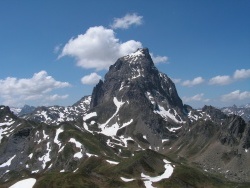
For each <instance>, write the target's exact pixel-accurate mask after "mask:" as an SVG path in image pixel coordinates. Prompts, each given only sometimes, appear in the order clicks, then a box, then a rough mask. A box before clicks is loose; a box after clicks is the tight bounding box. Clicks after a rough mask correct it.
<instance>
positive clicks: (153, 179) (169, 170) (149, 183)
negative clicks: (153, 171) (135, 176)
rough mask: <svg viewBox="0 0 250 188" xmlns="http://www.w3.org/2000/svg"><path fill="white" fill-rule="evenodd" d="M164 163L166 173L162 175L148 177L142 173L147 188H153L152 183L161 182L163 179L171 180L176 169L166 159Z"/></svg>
mask: <svg viewBox="0 0 250 188" xmlns="http://www.w3.org/2000/svg"><path fill="white" fill-rule="evenodd" d="M163 162H164V163H165V165H164V167H165V171H164V173H163V174H162V175H160V176H156V177H150V176H148V175H145V174H144V173H141V177H142V180H144V184H145V186H146V187H147V188H148V187H150V186H151V187H152V182H159V181H161V180H163V179H166V178H169V177H170V176H171V175H172V173H173V171H174V168H173V167H172V166H171V165H170V162H169V161H168V160H166V159H163Z"/></svg>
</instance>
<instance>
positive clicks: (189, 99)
mask: <svg viewBox="0 0 250 188" xmlns="http://www.w3.org/2000/svg"><path fill="white" fill-rule="evenodd" d="M203 96H204V93H200V94H197V95H194V96H192V97H185V96H184V97H183V98H182V99H183V101H184V102H193V101H202V102H209V101H210V99H205V98H203Z"/></svg>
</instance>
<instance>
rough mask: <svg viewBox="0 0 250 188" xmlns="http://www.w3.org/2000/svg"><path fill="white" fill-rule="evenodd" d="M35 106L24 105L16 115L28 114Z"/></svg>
mask: <svg viewBox="0 0 250 188" xmlns="http://www.w3.org/2000/svg"><path fill="white" fill-rule="evenodd" d="M35 108H36V107H34V106H29V105H24V107H23V108H22V110H21V111H20V112H19V113H18V116H23V115H25V114H30V113H32V112H33V111H34V110H35Z"/></svg>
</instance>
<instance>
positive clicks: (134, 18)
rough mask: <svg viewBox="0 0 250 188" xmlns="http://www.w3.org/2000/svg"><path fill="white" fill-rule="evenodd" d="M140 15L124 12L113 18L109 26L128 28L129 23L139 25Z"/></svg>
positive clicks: (140, 22) (140, 21)
mask: <svg viewBox="0 0 250 188" xmlns="http://www.w3.org/2000/svg"><path fill="white" fill-rule="evenodd" d="M142 19H143V17H142V16H138V15H137V14H136V13H133V14H126V15H125V16H124V17H122V18H115V19H114V22H113V24H112V25H111V28H113V29H128V28H129V27H130V26H131V25H141V24H142Z"/></svg>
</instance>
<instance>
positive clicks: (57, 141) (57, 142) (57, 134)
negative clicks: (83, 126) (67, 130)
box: [54, 127, 63, 148]
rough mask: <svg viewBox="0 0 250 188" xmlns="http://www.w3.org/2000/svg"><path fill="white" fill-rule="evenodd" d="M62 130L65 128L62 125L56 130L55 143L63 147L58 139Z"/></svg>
mask: <svg viewBox="0 0 250 188" xmlns="http://www.w3.org/2000/svg"><path fill="white" fill-rule="evenodd" d="M61 132H63V129H62V128H61V127H60V128H59V129H57V130H56V136H55V138H54V143H56V144H57V145H58V146H59V148H60V147H61V142H60V141H59V140H58V136H59V134H60V133H61Z"/></svg>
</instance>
